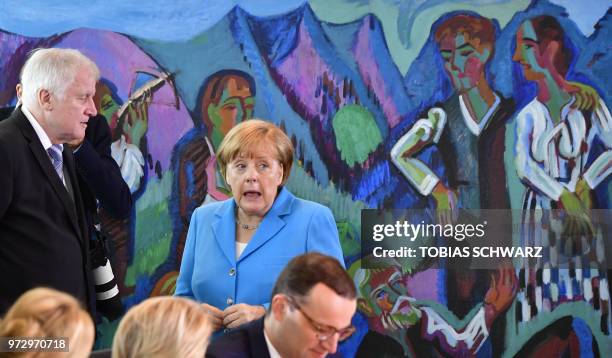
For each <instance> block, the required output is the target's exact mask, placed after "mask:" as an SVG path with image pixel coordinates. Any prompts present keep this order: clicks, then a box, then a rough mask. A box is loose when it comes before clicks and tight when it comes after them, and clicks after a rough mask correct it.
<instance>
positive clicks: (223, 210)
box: [212, 199, 236, 265]
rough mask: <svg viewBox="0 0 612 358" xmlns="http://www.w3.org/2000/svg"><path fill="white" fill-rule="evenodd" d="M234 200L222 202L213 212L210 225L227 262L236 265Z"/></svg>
mask: <svg viewBox="0 0 612 358" xmlns="http://www.w3.org/2000/svg"><path fill="white" fill-rule="evenodd" d="M234 206H235V204H234V199H229V200H226V201H225V202H223V205H221V206H220V207H219V208H218V209H217V211H216V212H215V218H214V219H213V220H215V221H214V222H213V224H212V229H213V234H214V236H215V240H217V244H218V245H219V247H220V248H221V251H223V254H224V255H225V257H227V260H228V261H229V262H231V263H232V265H233V264H235V263H236V246H235V242H236V223H235V219H234Z"/></svg>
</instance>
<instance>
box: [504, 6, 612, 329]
mask: <svg viewBox="0 0 612 358" xmlns="http://www.w3.org/2000/svg"><path fill="white" fill-rule="evenodd" d="M568 41H569V40H568V39H567V38H566V36H565V33H564V30H563V28H562V27H561V25H560V24H559V22H558V21H557V20H556V19H555V18H554V17H551V16H538V17H534V18H532V19H529V20H526V21H524V22H523V23H522V24H521V26H520V28H519V30H518V32H517V34H516V50H515V52H514V55H513V60H514V61H516V62H518V63H519V64H520V66H521V68H522V73H523V76H524V77H525V78H526V79H527V80H528V81H533V82H535V83H536V85H537V95H536V97H535V98H534V99H533V100H532V101H531V102H530V103H529V104H527V105H526V106H525V107H524V108H523V109H521V110H520V111H519V113H518V115H517V133H516V135H517V138H516V148H515V150H516V170H517V173H518V176H519V177H520V178H521V180H522V182H523V183H524V184H525V187H526V188H525V194H524V204H523V207H524V208H525V209H526V210H530V211H525V212H524V214H523V223H524V225H523V229H522V231H521V235H520V239H521V244H522V245H528V246H544V250H543V252H544V258H543V259H540V260H539V261H537V262H535V263H533V265H531V266H529V267H527V263H525V266H524V267H522V269H521V270H520V272H519V279H520V282H521V285H520V286H521V289H520V290H519V293H518V296H517V297H518V300H517V307H516V320H517V324H519V328H520V324H521V323H524V322H526V321H529V320H531V319H532V318H533V317H534V316H535V315H538V314H539V313H540V312H550V311H552V310H553V309H555V308H556V307H558V306H559V305H561V304H562V303H563V302H568V301H583V302H584V301H586V302H588V303H589V304H590V305H592V307H593V308H594V309H595V310H596V311H597V314H598V315H599V316H600V317H601V324H600V326H601V327H600V328H601V331H602V332H603V333H604V334H609V327H610V321H609V320H610V316H609V311H610V298H609V288H608V279H607V275H606V271H605V270H606V262H605V260H606V257H605V252H604V250H605V249H604V247H605V245H606V243H604V235H605V232H602V227H601V226H600V225H599V224H598V223H597V222H595V221H593V218H594V217H595V216H592V215H591V209H595V208H597V204H596V203H595V202H594V199H593V198H594V195H593V190H594V189H595V188H596V187H597V186H598V185H599V184H600V183H601V182H602V181H603V180H604V179H606V178H607V177H608V175H609V174H610V172H611V170H610V168H611V167H612V151H611V148H612V129H611V128H612V127H611V126H612V117H611V116H610V112H609V110H608V108H607V106H606V104H605V103H604V102H603V100H600V99H599V98H597V97H596V96H591V97H590V99H589V98H587V99H586V100H587V101H588V102H590V103H589V107H591V109H589V110H585V109H579V108H577V106H576V102H577V101H578V99H577V98H576V96H575V95H574V94H573V89H574V87H575V86H576V85H580V84H576V83H573V82H572V83H570V82H568V80H567V75H568V71H569V69H570V68H571V64H572V61H573V54H572V51H571V47H569V42H568ZM584 100H585V99H581V101H584ZM596 140H598V141H599V142H600V143H602V144H603V146H604V147H605V151H603V153H601V154H599V155H598V156H597V157H596V158H589V156H590V155H591V154H592V153H593V147H594V143H595V141H596ZM531 210H535V211H531ZM534 213H535V214H534ZM576 312H578V310H577V311H576ZM538 317H540V316H538Z"/></svg>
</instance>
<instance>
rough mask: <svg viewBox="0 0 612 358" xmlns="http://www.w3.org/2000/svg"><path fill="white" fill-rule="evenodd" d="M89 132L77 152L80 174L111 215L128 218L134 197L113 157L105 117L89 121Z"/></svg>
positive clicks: (97, 117) (93, 118)
mask: <svg viewBox="0 0 612 358" xmlns="http://www.w3.org/2000/svg"><path fill="white" fill-rule="evenodd" d="M87 129H88V130H87V133H86V135H85V140H84V141H83V144H82V145H81V147H80V148H79V149H78V150H77V151H76V152H75V153H74V157H75V160H76V164H77V171H78V173H79V175H80V176H81V178H82V179H83V180H84V181H85V183H86V184H87V186H88V188H89V190H90V191H91V192H92V194H93V195H94V196H95V197H96V199H98V200H99V201H100V205H101V206H102V207H103V208H104V209H105V210H106V211H108V213H109V214H111V215H112V216H114V217H116V218H119V219H123V218H127V217H128V216H129V215H130V210H131V208H132V194H131V193H130V188H129V187H128V186H127V184H126V183H125V181H124V180H123V177H122V176H121V170H120V169H119V166H118V165H117V162H115V160H114V159H113V157H112V156H111V148H110V145H111V133H110V128H109V127H108V124H107V123H106V119H105V118H104V116H102V115H98V116H95V117H92V118H90V119H89V122H88V126H87Z"/></svg>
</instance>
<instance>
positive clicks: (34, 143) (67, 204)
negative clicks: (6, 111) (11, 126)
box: [16, 111, 82, 238]
mask: <svg viewBox="0 0 612 358" xmlns="http://www.w3.org/2000/svg"><path fill="white" fill-rule="evenodd" d="M16 123H17V125H18V126H19V128H20V130H21V133H22V134H23V136H24V137H25V138H26V139H27V140H28V141H29V147H30V150H31V151H32V154H33V155H34V158H36V161H37V162H38V165H39V166H40V168H41V170H42V171H43V172H44V173H45V177H46V178H47V180H48V181H49V183H50V184H51V187H52V188H53V190H54V191H55V193H56V194H57V196H58V197H59V199H60V201H61V203H62V205H63V206H64V209H66V213H67V214H68V216H69V217H70V222H71V223H72V227H73V228H74V230H75V232H76V233H77V236H78V237H79V238H81V236H82V232H81V230H80V228H79V222H78V220H77V216H76V208H75V204H74V202H73V201H72V199H70V195H69V194H68V191H67V190H66V187H65V186H64V183H62V180H61V179H60V177H59V176H58V175H57V172H56V171H55V168H53V164H51V159H49V155H48V154H47V152H46V151H45V149H44V148H43V146H42V144H41V143H40V140H39V139H38V136H37V135H36V132H35V131H34V128H32V125H31V124H30V122H29V121H28V119H27V118H26V117H25V115H23V113H21V111H20V113H19V118H18V121H17V122H16ZM63 157H64V161H65V162H69V163H70V164H71V165H72V168H70V167H68V171H69V172H70V173H74V162H72V158H71V155H70V154H68V155H66V153H64V155H63ZM66 159H68V160H66ZM70 164H69V165H70ZM71 179H72V177H71ZM73 183H74V182H73Z"/></svg>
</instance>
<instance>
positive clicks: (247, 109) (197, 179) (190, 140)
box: [170, 70, 255, 271]
mask: <svg viewBox="0 0 612 358" xmlns="http://www.w3.org/2000/svg"><path fill="white" fill-rule="evenodd" d="M199 99H200V104H199V106H198V107H199V108H200V111H199V112H200V113H199V114H200V115H201V118H202V122H199V121H198V122H195V123H194V128H193V129H192V130H191V131H189V132H188V133H187V134H185V135H184V136H183V138H181V139H180V140H179V142H178V144H177V146H176V149H175V150H174V155H173V159H172V162H173V169H174V173H175V181H174V186H173V190H172V197H171V199H170V206H171V208H172V209H171V210H173V217H174V237H175V238H177V240H178V241H177V242H176V243H175V244H173V247H176V251H174V250H173V251H172V252H173V253H174V252H176V254H177V256H176V261H174V260H173V261H174V264H173V267H172V268H171V269H172V270H175V271H176V270H178V266H179V264H180V262H181V257H182V254H183V248H184V246H185V239H186V237H187V228H188V226H189V221H190V220H191V215H192V214H193V211H194V210H195V209H196V208H197V207H198V206H200V205H202V204H204V203H209V202H215V201H220V200H225V199H227V198H228V197H229V192H228V190H227V188H226V187H225V186H224V179H223V178H222V177H220V176H219V171H218V170H217V160H216V155H215V150H216V148H218V147H219V144H220V143H221V141H222V140H223V137H225V135H226V134H227V132H229V130H230V129H231V128H232V127H233V126H235V125H236V124H238V123H240V122H242V121H244V120H246V119H248V118H251V116H252V115H253V108H254V105H255V82H254V81H253V78H252V77H251V76H250V75H248V74H247V73H245V72H242V71H238V70H222V71H219V72H217V73H215V74H213V75H211V76H210V77H208V78H207V79H206V81H205V83H204V85H203V86H202V89H201V91H200V96H199ZM174 245H176V246H174Z"/></svg>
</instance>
